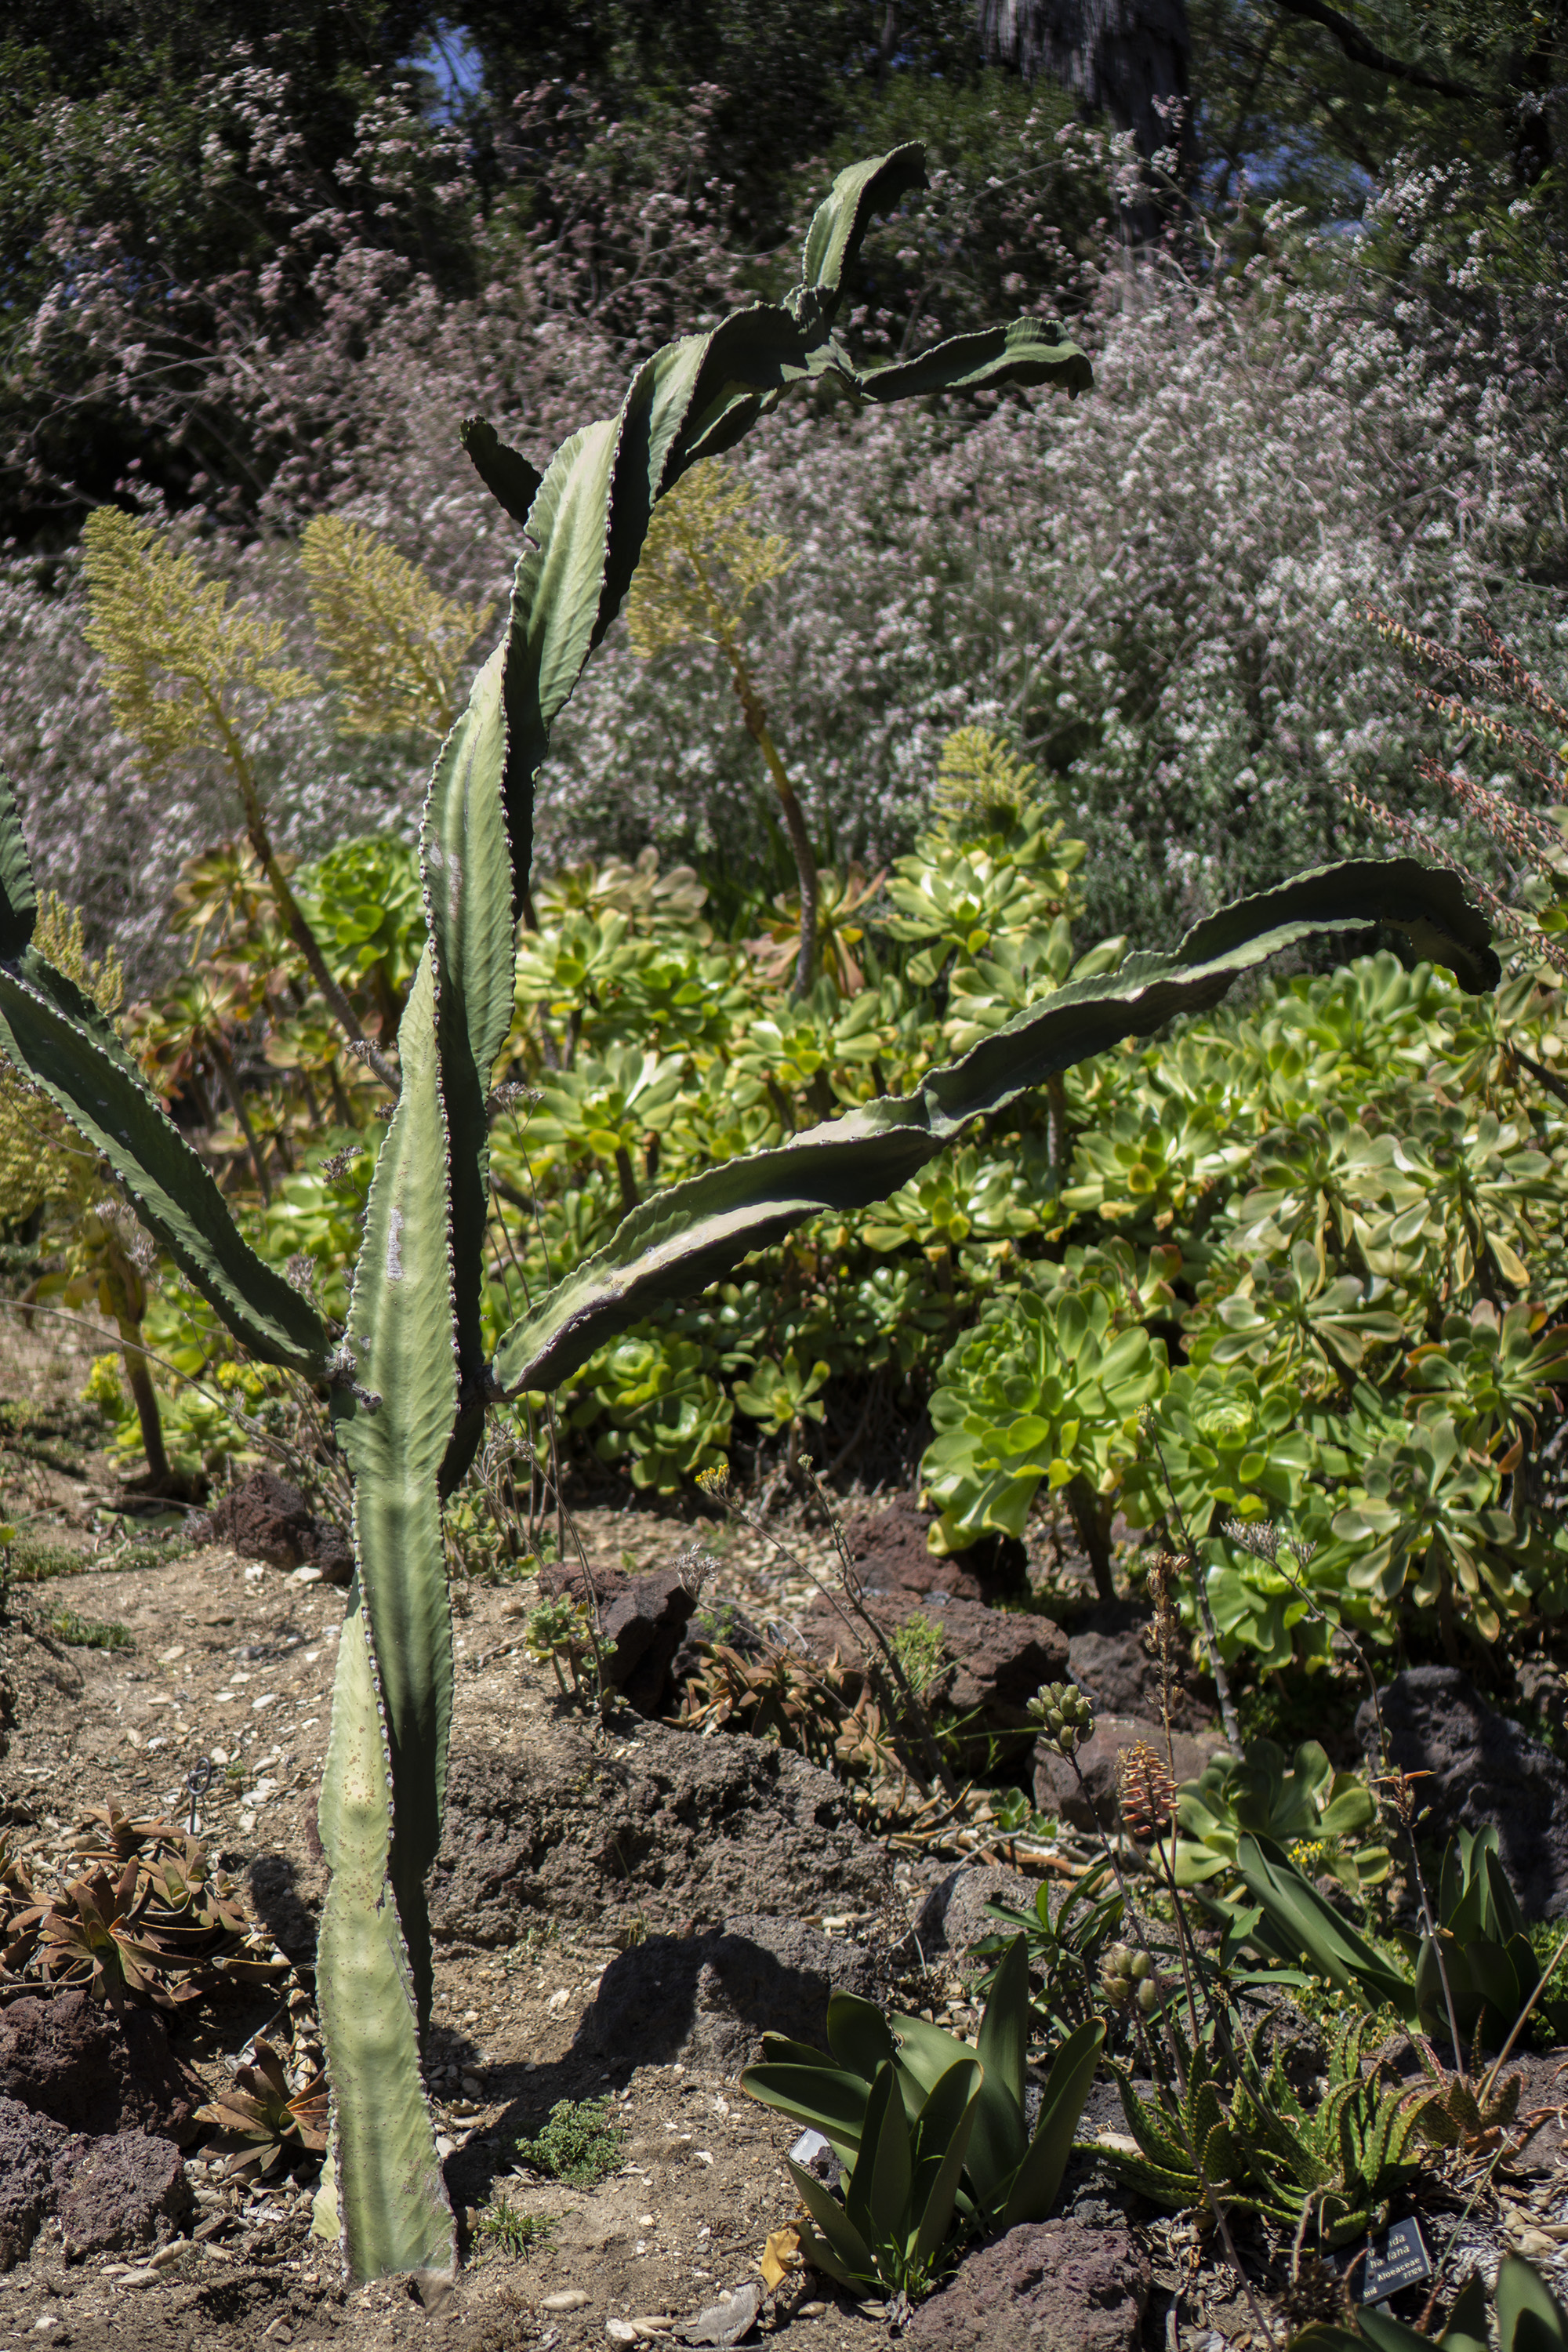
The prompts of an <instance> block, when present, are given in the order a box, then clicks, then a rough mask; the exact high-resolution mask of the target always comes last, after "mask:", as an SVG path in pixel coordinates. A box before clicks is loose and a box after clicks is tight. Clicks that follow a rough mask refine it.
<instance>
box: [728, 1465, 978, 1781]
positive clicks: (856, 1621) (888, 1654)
mask: <svg viewBox="0 0 1568 2352" xmlns="http://www.w3.org/2000/svg"><path fill="white" fill-rule="evenodd" d="M814 1484H816V1481H814ZM709 1491H710V1493H711V1494H712V1495H713V1496H714V1499H715V1500H716V1501H717V1502H718V1503H720V1504H721V1507H722V1508H723V1509H724V1510H725V1511H726V1512H727V1513H728V1514H729V1515H730V1517H731V1518H734V1519H737V1520H739V1522H740V1524H741V1525H742V1527H744V1528H751V1529H752V1533H753V1534H754V1535H760V1536H761V1537H762V1538H763V1540H764V1541H765V1542H767V1543H770V1544H772V1546H773V1549H774V1550H775V1551H776V1552H777V1553H778V1554H779V1556H780V1558H781V1559H786V1560H788V1562H789V1564H790V1566H791V1567H792V1568H795V1569H797V1570H799V1571H800V1573H801V1575H802V1576H804V1577H806V1578H807V1579H809V1580H810V1581H811V1583H813V1584H814V1585H815V1586H816V1590H817V1591H818V1592H820V1593H821V1595H822V1597H823V1599H824V1600H825V1601H826V1602H827V1605H828V1607H829V1608H830V1609H832V1610H833V1611H834V1612H836V1614H837V1616H839V1617H841V1618H842V1619H843V1621H844V1623H845V1624H846V1626H847V1628H848V1630H849V1631H850V1632H851V1633H854V1632H855V1631H856V1630H857V1625H858V1626H860V1627H863V1628H864V1630H865V1631H866V1632H867V1633H869V1634H870V1636H871V1639H872V1641H873V1642H874V1643H876V1646H877V1650H878V1654H879V1657H880V1659H881V1661H882V1663H883V1664H885V1665H886V1666H887V1669H888V1672H889V1675H891V1677H892V1679H893V1681H894V1683H895V1684H896V1685H897V1686H898V1690H899V1693H900V1696H901V1697H902V1698H903V1700H904V1702H905V1704H906V1706H907V1707H908V1710H909V1717H908V1719H909V1722H910V1726H911V1727H912V1728H913V1730H914V1732H915V1736H916V1738H918V1740H919V1741H920V1745H921V1748H922V1750H923V1751H924V1754H925V1758H926V1761H927V1763H928V1764H929V1765H930V1767H931V1773H932V1777H933V1778H934V1779H935V1780H939V1781H940V1782H941V1784H942V1790H943V1793H944V1794H945V1795H946V1796H947V1797H948V1798H949V1799H950V1800H951V1801H952V1803H953V1804H955V1805H956V1804H957V1803H958V1802H959V1798H960V1791H959V1787H958V1782H957V1780H956V1779H955V1778H954V1776H953V1773H952V1768H951V1767H950V1766H949V1764H948V1762H947V1759H946V1758H945V1757H944V1756H943V1755H942V1750H941V1748H939V1747H938V1745H937V1741H936V1734H935V1733H934V1732H933V1731H932V1729H931V1717H930V1716H929V1715H928V1714H927V1712H926V1709H925V1707H924V1706H923V1704H922V1703H921V1700H920V1699H919V1698H918V1697H917V1696H916V1695H915V1693H914V1691H913V1690H912V1689H911V1688H910V1683H909V1679H908V1677H907V1675H905V1673H904V1670H903V1668H902V1667H901V1666H900V1664H899V1661H898V1659H897V1657H896V1656H895V1655H894V1654H893V1649H892V1645H891V1643H889V1640H888V1638H887V1636H886V1634H885V1633H883V1631H882V1629H881V1627H880V1626H879V1624H878V1622H877V1621H876V1619H875V1618H874V1617H873V1616H872V1615H871V1614H870V1612H868V1610H867V1609H866V1608H865V1607H864V1606H863V1604H862V1602H861V1601H860V1599H859V1592H858V1578H857V1577H856V1575H855V1570H854V1566H853V1563H852V1562H851V1561H850V1559H849V1555H848V1553H847V1550H846V1549H845V1546H844V1539H843V1537H842V1536H841V1535H840V1533H839V1530H838V1524H837V1519H836V1518H835V1517H834V1515H833V1512H832V1511H831V1509H830V1508H829V1507H828V1506H827V1503H826V1497H825V1496H823V1494H822V1489H821V1486H820V1485H819V1484H818V1485H817V1498H818V1500H819V1501H820V1502H821V1503H822V1506H823V1508H824V1510H825V1511H826V1513H827V1524H828V1527H829V1528H830V1530H831V1531H832V1535H833V1540H834V1547H835V1549H836V1550H837V1553H838V1559H839V1569H840V1573H841V1575H842V1577H843V1579H844V1582H843V1594H842V1600H841V1599H840V1596H839V1595H838V1594H837V1593H836V1592H835V1591H833V1589H832V1587H831V1586H830V1585H828V1584H827V1583H826V1581H825V1580H824V1579H823V1578H822V1577H820V1576H819V1575H818V1574H817V1572H816V1569H814V1568H813V1567H812V1565H811V1563H810V1561H809V1560H805V1559H801V1557H800V1555H799V1554H798V1553H797V1552H793V1551H791V1549H790V1548H789V1546H788V1545H787V1544H786V1543H785V1542H784V1538H782V1537H781V1536H775V1535H774V1533H773V1529H772V1528H768V1527H765V1526H764V1525H763V1521H762V1520H761V1519H760V1518H754V1517H752V1515H751V1514H750V1513H749V1512H747V1511H744V1510H742V1507H741V1506H740V1504H739V1503H738V1502H737V1501H736V1499H735V1497H734V1495H733V1494H732V1493H731V1489H730V1486H729V1484H728V1481H727V1480H726V1481H725V1482H724V1483H723V1484H722V1485H721V1484H720V1483H719V1482H718V1481H717V1480H715V1482H714V1483H713V1485H712V1486H710V1489H709ZM845 1602H847V1604H848V1611H846V1608H845V1606H844V1603H845ZM848 1612H852V1614H851V1613H848ZM925 1793H926V1791H925V1790H923V1789H922V1790H921V1794H922V1795H924V1794H925Z"/></svg>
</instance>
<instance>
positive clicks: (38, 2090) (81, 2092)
mask: <svg viewBox="0 0 1568 2352" xmlns="http://www.w3.org/2000/svg"><path fill="white" fill-rule="evenodd" d="M204 2096H205V2093H204V2092H203V2090H202V2086H201V2084H199V2083H198V2082H197V2081H196V2080H195V2077H194V2076H193V2075H189V2074H186V2073H185V2071H184V2068H183V2067H182V2066H181V2065H180V2063H179V2062H178V2060H177V2059H175V2058H174V2055H173V2054H172V2053H171V2051H170V2049H169V2042H168V2037H167V2035H166V2034H165V2033H164V2032H163V2021H162V2019H161V2018H159V2017H158V2015H157V2014H156V2012H155V2011H152V2010H146V2009H128V2010H127V2011H125V2014H124V2016H123V2017H122V2018H120V2019H118V2020H117V2019H115V2018H113V2017H111V2016H110V2014H109V2012H108V2011H106V2010H103V2009H100V2008H99V2007H98V2006H97V2005H96V2004H95V2003H94V2002H93V2001H92V2000H89V1997H88V1995H87V1994H86V1993H85V1992H78V1991H72V1992H58V1993H56V1994H55V1995H54V1996H53V1997H52V1999H50V2000H35V1999H33V1998H32V1997H31V1996H29V1997H27V1998H26V1999H24V2000H14V2001H12V2002H11V2003H10V2004H9V2006H8V2007H7V2008H5V2009H0V2097H4V2098H7V2099H16V2100H19V2101H20V2103H21V2105H23V2106H25V2107H30V2108H31V2109H32V2110H33V2112H34V2114H35V2115H41V2116H52V2117H53V2119H54V2120H55V2122H56V2123H58V2124H63V2125H65V2126H66V2127H67V2129H68V2130H70V2131H78V2132H91V2133H97V2132H116V2131H126V2130H129V2129H130V2128H131V2126H132V2125H147V2126H151V2127H152V2128H153V2130H155V2131H158V2132H161V2133H163V2135H164V2136H165V2137H168V2138H169V2139H172V2140H177V2141H178V2142H179V2143H180V2145H181V2146H182V2147H184V2144H185V2143H186V2142H187V2141H188V2140H190V2139H191V2138H192V2137H194V2135H195V2129H196V2126H195V2110H196V2108H197V2107H198V2106H199V2105H200V2104H201V2102H202V2099H203V2097H204Z"/></svg>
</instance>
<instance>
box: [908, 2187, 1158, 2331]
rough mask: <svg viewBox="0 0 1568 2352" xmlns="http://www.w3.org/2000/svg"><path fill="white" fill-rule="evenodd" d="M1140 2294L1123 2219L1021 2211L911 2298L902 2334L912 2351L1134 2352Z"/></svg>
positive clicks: (1139, 2265)
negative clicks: (1089, 2220)
mask: <svg viewBox="0 0 1568 2352" xmlns="http://www.w3.org/2000/svg"><path fill="white" fill-rule="evenodd" d="M1148 2297H1149V2274H1148V2271H1147V2268H1146V2266H1145V2264H1144V2262H1143V2258H1142V2255H1141V2254H1140V2253H1139V2252H1138V2251H1137V2249H1136V2248H1135V2246H1134V2245H1133V2242H1132V2240H1131V2236H1130V2235H1129V2233H1128V2231H1126V2229H1125V2228H1120V2227H1110V2228H1107V2229H1091V2228H1087V2227H1086V2226H1085V2225H1084V2224H1083V2222H1081V2221H1078V2220H1074V2219H1069V2218H1068V2217H1066V2216H1062V2217H1060V2218H1058V2220H1055V2221H1026V2222H1023V2223H1021V2224H1020V2225H1019V2227H1018V2228H1017V2229H1016V2230H1009V2231H1007V2234H1006V2236H1005V2237H1003V2238H998V2239H997V2240H996V2241H995V2242H994V2244H993V2245H989V2246H982V2247H981V2248H980V2250H979V2252H977V2253H973V2254H970V2255H969V2256H968V2257H967V2259H966V2260H965V2261H964V2262H963V2263H962V2264H961V2265H960V2267H959V2270H958V2274H957V2276H956V2277H955V2278H953V2279H952V2281H951V2282H950V2283H949V2284H948V2285H946V2286H944V2287H942V2288H940V2289H939V2290H938V2292H937V2293H936V2294H933V2295H931V2297H930V2299H929V2300H928V2301H927V2302H925V2303H922V2304H921V2305H920V2306H919V2307H918V2309H917V2310H916V2312H915V2315H914V2317H913V2319H912V2320H911V2321H910V2326H909V2340H910V2343H911V2344H913V2345H918V2346H919V2347H921V2352H1136V2347H1137V2344H1138V2340H1139V2329H1140V2327H1141V2326H1142V2317H1143V2307H1144V2305H1145V2304H1146V2303H1147V2301H1148Z"/></svg>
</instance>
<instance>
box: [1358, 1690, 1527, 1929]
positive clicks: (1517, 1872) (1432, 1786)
mask: <svg viewBox="0 0 1568 2352" xmlns="http://www.w3.org/2000/svg"><path fill="white" fill-rule="evenodd" d="M1381 1696H1382V1706H1383V1721H1384V1729H1385V1730H1386V1732H1387V1735H1388V1749H1389V1757H1390V1759H1391V1761H1392V1762H1393V1763H1394V1764H1395V1765H1396V1766H1397V1767H1398V1768H1399V1769H1400V1770H1401V1771H1404V1772H1429V1773H1430V1774H1431V1776H1432V1777H1431V1779H1430V1780H1423V1781H1422V1782H1421V1783H1420V1784H1419V1785H1420V1797H1421V1802H1422V1804H1423V1805H1425V1806H1426V1807H1428V1808H1429V1809H1430V1810H1429V1817H1428V1819H1427V1820H1426V1822H1424V1823H1423V1824H1422V1828H1421V1835H1422V1836H1423V1837H1424V1838H1428V1839H1430V1840H1431V1841H1432V1843H1434V1844H1437V1845H1440V1844H1442V1843H1445V1842H1446V1841H1447V1839H1448V1838H1449V1837H1450V1836H1451V1835H1452V1834H1453V1832H1454V1831H1455V1830H1457V1829H1461V1828H1462V1829H1468V1830H1479V1829H1482V1828H1485V1827H1486V1825H1487V1824H1488V1823H1489V1822H1491V1823H1495V1825H1496V1827H1497V1830H1498V1833H1499V1837H1500V1844H1501V1853H1502V1863H1503V1867H1504V1869H1505V1870H1506V1871H1507V1872H1508V1874H1509V1877H1510V1879H1511V1880H1512V1882H1513V1886H1514V1891H1515V1893H1516V1894H1517V1895H1518V1896H1519V1899H1520V1903H1521V1906H1522V1907H1523V1909H1524V1911H1525V1913H1526V1914H1527V1916H1529V1917H1531V1918H1532V1919H1542V1918H1546V1919H1551V1918H1556V1917H1558V1916H1560V1915H1561V1914H1562V1913H1563V1911H1565V1910H1568V1765H1564V1764H1563V1763H1562V1762H1561V1760H1560V1759H1558V1758H1557V1757H1555V1756H1554V1755H1553V1754H1552V1750H1551V1749H1550V1748H1546V1747H1544V1746H1542V1742H1541V1741H1540V1740H1539V1739H1532V1738H1531V1736H1530V1734H1529V1733H1528V1732H1527V1731H1521V1729H1520V1727H1519V1726H1518V1724H1517V1723H1513V1722H1510V1719H1509V1717H1507V1716H1505V1715H1499V1714H1498V1712H1497V1710H1496V1708H1495V1707H1490V1706H1488V1705H1487V1702H1486V1701H1485V1699H1484V1698H1482V1696H1481V1695H1480V1693H1479V1691H1478V1690H1477V1688H1476V1686H1475V1685H1474V1683H1472V1682H1471V1680H1470V1678H1469V1676H1468V1675H1466V1674H1461V1673H1460V1671H1459V1669H1458V1667H1457V1666H1412V1667H1410V1668H1409V1670H1408V1671H1407V1672H1406V1673H1405V1674H1402V1675H1395V1676H1394V1680H1393V1681H1392V1682H1391V1683H1390V1684H1389V1685H1388V1687H1387V1689H1386V1690H1385V1691H1384V1692H1383V1693H1382V1695H1381ZM1356 1736H1357V1738H1359V1739H1360V1741H1361V1743H1362V1746H1363V1748H1366V1749H1367V1750H1368V1752H1369V1753H1370V1754H1373V1755H1375V1753H1376V1749H1377V1727H1376V1723H1375V1720H1374V1718H1373V1710H1372V1701H1371V1700H1370V1699H1367V1700H1365V1701H1363V1705H1362V1707H1361V1711H1360V1713H1359V1714H1358V1715H1357V1717H1356Z"/></svg>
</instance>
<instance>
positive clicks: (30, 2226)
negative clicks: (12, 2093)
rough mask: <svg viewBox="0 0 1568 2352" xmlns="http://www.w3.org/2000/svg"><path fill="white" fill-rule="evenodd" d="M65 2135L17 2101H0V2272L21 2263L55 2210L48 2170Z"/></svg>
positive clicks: (51, 2174) (62, 2129) (60, 2127)
mask: <svg viewBox="0 0 1568 2352" xmlns="http://www.w3.org/2000/svg"><path fill="white" fill-rule="evenodd" d="M69 2137H70V2135H69V2133H68V2131H67V2130H66V2128H65V2126H64V2125H63V2124H57V2123H53V2122H51V2120H50V2119H49V2117H48V2116H37V2115H35V2114H34V2113H33V2111H32V2109H31V2108H30V2107H25V2106H23V2105H22V2103H21V2101H20V2100H19V2099H5V2098H0V2271H8V2270H14V2269H15V2267H16V2264H17V2263H25V2262H26V2259H27V2255H28V2253H29V2252H30V2251H31V2248H32V2243H33V2240H34V2239H35V2238H36V2237H37V2234H38V2229H39V2225H40V2224H41V2223H42V2221H44V2219H45V2217H46V2215H47V2214H49V2213H52V2212H53V2210H54V2205H55V2188H54V2164H55V2159H56V2158H57V2157H58V2155H59V2153H60V2151H61V2149H62V2148H63V2147H65V2146H66V2144H67V2142H68V2139H69Z"/></svg>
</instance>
